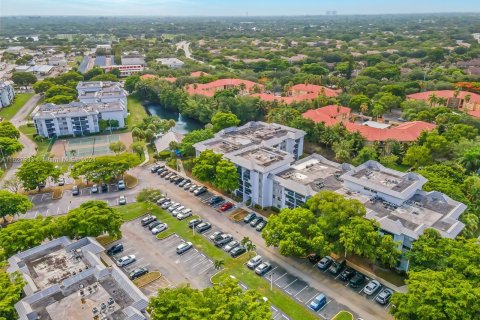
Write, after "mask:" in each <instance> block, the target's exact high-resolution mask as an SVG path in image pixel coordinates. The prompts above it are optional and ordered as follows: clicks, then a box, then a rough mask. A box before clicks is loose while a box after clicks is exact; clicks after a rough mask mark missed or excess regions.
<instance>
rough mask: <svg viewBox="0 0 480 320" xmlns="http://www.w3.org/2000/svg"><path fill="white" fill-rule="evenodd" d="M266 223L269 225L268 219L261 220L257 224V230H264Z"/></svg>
mask: <svg viewBox="0 0 480 320" xmlns="http://www.w3.org/2000/svg"><path fill="white" fill-rule="evenodd" d="M266 225H267V220H262V221H260V223H259V224H257V227H256V228H255V230H257V231H262V230H263V228H265V226H266Z"/></svg>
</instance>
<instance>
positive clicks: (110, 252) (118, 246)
mask: <svg viewBox="0 0 480 320" xmlns="http://www.w3.org/2000/svg"><path fill="white" fill-rule="evenodd" d="M122 251H123V244H121V243H117V244H115V245H113V246H111V247H110V249H108V250H107V254H108V255H109V256H113V255H114V254H117V253H120V252H122Z"/></svg>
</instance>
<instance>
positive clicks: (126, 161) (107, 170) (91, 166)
mask: <svg viewBox="0 0 480 320" xmlns="http://www.w3.org/2000/svg"><path fill="white" fill-rule="evenodd" d="M137 163H138V158H137V156H136V155H134V154H131V153H123V154H120V155H118V156H101V157H96V158H95V159H93V160H90V159H88V160H83V161H80V162H76V163H75V164H74V165H73V167H72V171H71V175H72V177H74V178H78V177H80V176H84V177H85V179H87V180H88V181H94V182H102V181H105V182H107V181H112V180H114V179H116V178H118V177H120V176H121V175H123V174H124V173H125V172H126V171H127V170H128V169H130V168H133V167H134V166H135V165H136V164H137Z"/></svg>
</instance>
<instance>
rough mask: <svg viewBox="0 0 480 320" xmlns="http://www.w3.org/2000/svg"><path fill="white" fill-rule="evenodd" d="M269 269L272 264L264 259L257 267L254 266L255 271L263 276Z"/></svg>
mask: <svg viewBox="0 0 480 320" xmlns="http://www.w3.org/2000/svg"><path fill="white" fill-rule="evenodd" d="M270 269H272V265H271V264H270V262H266V261H265V262H262V263H260V264H259V265H258V267H256V268H255V273H256V274H258V275H259V276H263V275H264V274H265V273H267V272H268V271H269V270H270Z"/></svg>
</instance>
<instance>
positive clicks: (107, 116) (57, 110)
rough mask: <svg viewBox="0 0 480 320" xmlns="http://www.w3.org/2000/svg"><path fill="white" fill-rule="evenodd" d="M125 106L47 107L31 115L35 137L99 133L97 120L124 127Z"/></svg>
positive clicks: (70, 105)
mask: <svg viewBox="0 0 480 320" xmlns="http://www.w3.org/2000/svg"><path fill="white" fill-rule="evenodd" d="M126 113H127V112H126V106H125V105H123V104H122V103H120V102H119V101H116V102H108V103H89V104H86V103H83V102H71V103H69V104H62V105H56V104H53V103H47V104H44V105H40V106H37V107H36V108H35V110H34V111H33V112H32V119H33V122H34V123H35V129H36V132H37V134H39V135H41V136H44V137H48V138H51V137H59V136H70V135H73V136H83V135H87V134H91V133H95V132H99V131H100V126H99V122H100V120H116V121H118V124H119V128H123V127H125V115H126Z"/></svg>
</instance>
